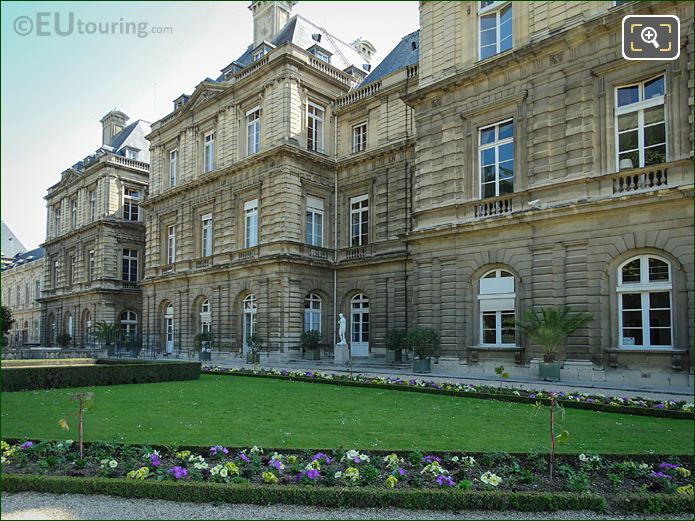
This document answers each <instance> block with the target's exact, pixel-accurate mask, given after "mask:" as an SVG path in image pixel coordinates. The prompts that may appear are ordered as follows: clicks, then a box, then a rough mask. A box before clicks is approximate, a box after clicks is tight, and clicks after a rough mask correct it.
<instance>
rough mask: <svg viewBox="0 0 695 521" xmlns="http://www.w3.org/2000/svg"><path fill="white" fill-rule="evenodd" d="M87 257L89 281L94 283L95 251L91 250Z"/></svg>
mask: <svg viewBox="0 0 695 521" xmlns="http://www.w3.org/2000/svg"><path fill="white" fill-rule="evenodd" d="M87 256H88V258H87V280H88V281H89V282H92V281H93V280H94V250H89V253H88V254H87Z"/></svg>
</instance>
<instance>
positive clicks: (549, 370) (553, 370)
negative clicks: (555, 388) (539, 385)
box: [538, 362, 560, 382]
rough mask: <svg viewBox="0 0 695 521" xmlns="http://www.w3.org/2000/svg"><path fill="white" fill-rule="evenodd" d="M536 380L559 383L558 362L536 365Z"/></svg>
mask: <svg viewBox="0 0 695 521" xmlns="http://www.w3.org/2000/svg"><path fill="white" fill-rule="evenodd" d="M538 378H540V379H541V380H551V381H554V382H558V381H560V364H559V363H558V362H552V363H547V362H542V363H540V364H538Z"/></svg>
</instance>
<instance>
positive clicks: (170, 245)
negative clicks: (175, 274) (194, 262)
mask: <svg viewBox="0 0 695 521" xmlns="http://www.w3.org/2000/svg"><path fill="white" fill-rule="evenodd" d="M175 262H176V226H174V225H173V224H172V225H171V226H167V264H174V263H175Z"/></svg>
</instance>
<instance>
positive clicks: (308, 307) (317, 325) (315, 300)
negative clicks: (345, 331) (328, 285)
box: [304, 293, 321, 333]
mask: <svg viewBox="0 0 695 521" xmlns="http://www.w3.org/2000/svg"><path fill="white" fill-rule="evenodd" d="M304 331H318V332H319V333H320V332H321V297H319V296H318V295H317V294H316V293H310V294H309V295H307V296H306V298H305V299H304Z"/></svg>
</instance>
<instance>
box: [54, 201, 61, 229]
mask: <svg viewBox="0 0 695 521" xmlns="http://www.w3.org/2000/svg"><path fill="white" fill-rule="evenodd" d="M60 224H61V223H60V206H56V209H55V225H56V229H55V234H56V235H60V232H61V228H60Z"/></svg>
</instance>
